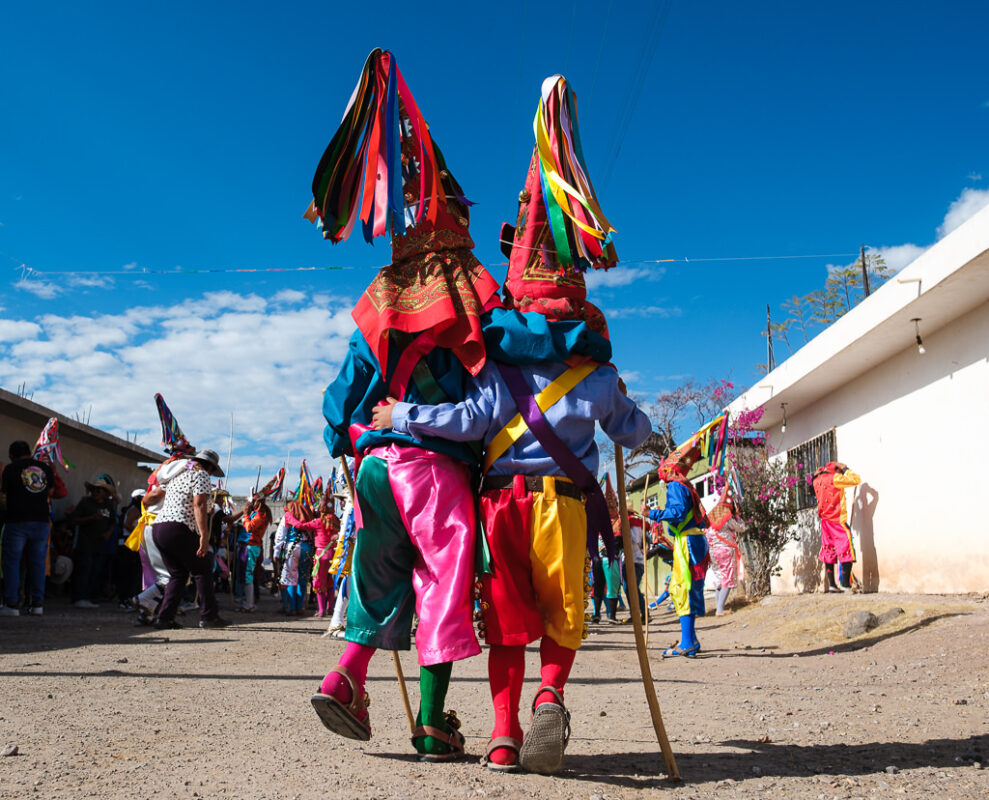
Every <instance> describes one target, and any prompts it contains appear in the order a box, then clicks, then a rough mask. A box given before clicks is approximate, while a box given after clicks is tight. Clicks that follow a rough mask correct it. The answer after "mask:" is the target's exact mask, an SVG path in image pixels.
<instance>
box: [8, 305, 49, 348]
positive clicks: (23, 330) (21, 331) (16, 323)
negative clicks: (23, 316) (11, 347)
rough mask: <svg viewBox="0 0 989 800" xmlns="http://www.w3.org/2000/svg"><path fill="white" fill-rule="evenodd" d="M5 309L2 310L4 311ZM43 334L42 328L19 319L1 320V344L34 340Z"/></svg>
mask: <svg viewBox="0 0 989 800" xmlns="http://www.w3.org/2000/svg"><path fill="white" fill-rule="evenodd" d="M2 310H3V309H0V311H2ZM39 333H41V326H40V325H38V324H37V323H34V322H28V321H27V320H19V319H0V342H19V341H21V340H22V339H33V338H34V337H35V336H37V335H38V334H39Z"/></svg>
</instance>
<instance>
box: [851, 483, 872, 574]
mask: <svg viewBox="0 0 989 800" xmlns="http://www.w3.org/2000/svg"><path fill="white" fill-rule="evenodd" d="M878 504H879V492H877V491H876V490H875V489H874V488H873V487H872V486H870V485H869V484H868V483H863V484H862V485H861V486H859V487H858V489H857V491H856V493H855V500H854V502H853V503H852V509H853V510H852V519H851V522H852V530H853V531H854V532H855V533H857V534H858V535H859V554H858V555H859V559H860V560H861V564H862V567H861V568H862V590H863V591H865V592H878V591H879V558H878V556H877V555H876V532H875V529H874V528H873V518H874V517H875V515H876V506H877V505H878Z"/></svg>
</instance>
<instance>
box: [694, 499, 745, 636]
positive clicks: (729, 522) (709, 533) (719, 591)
mask: <svg viewBox="0 0 989 800" xmlns="http://www.w3.org/2000/svg"><path fill="white" fill-rule="evenodd" d="M705 499H706V498H705ZM707 517H708V520H709V521H710V523H711V525H710V527H709V528H708V529H707V530H706V531H705V532H704V535H705V537H706V538H707V546H708V548H709V550H710V553H711V565H712V567H713V568H714V577H715V580H716V585H715V587H714V599H715V602H716V603H717V609H716V611H715V612H714V615H715V616H716V617H723V616H725V614H730V613H731V611H730V610H725V603H726V602H727V600H728V594H729V593H730V592H731V590H732V589H734V588H735V586H736V585H737V583H738V581H739V580H741V579H742V576H743V575H744V566H743V561H742V551H741V549H740V548H739V546H738V538H737V534H738V533H740V532H741V531H743V530H745V526H744V525H743V524H742V523H741V522H739V520H738V518H737V517H736V516H735V503H734V500H732V497H731V495H730V494H729V493H728V492H727V489H726V491H725V493H724V494H722V495H721V496H720V497H715V499H714V502H713V503H712V504H711V508H710V509H708V510H707Z"/></svg>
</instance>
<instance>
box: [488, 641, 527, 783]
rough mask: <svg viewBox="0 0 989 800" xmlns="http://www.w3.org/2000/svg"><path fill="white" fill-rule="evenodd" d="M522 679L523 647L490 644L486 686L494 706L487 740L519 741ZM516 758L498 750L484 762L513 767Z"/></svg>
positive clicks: (514, 755) (503, 749)
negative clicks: (488, 760) (487, 684)
mask: <svg viewBox="0 0 989 800" xmlns="http://www.w3.org/2000/svg"><path fill="white" fill-rule="evenodd" d="M524 678H525V645H521V644H520V645H504V644H493V645H491V647H490V652H489V654H488V682H489V683H490V684H491V701H492V703H493V704H494V713H495V724H494V730H492V731H491V738H492V739H496V738H498V737H499V736H511V737H512V738H513V739H517V740H518V741H520V742H521V741H522V726H521V725H520V724H519V701H520V700H521V699H522V681H523V679H524ZM517 757H518V754H517V753H515V752H514V751H512V750H509V749H508V748H507V747H499V748H497V749H495V750H493V751H492V752H491V755H489V756H488V758H489V759H490V760H491V761H493V762H494V763H495V764H514V763H515V760H516V758H517Z"/></svg>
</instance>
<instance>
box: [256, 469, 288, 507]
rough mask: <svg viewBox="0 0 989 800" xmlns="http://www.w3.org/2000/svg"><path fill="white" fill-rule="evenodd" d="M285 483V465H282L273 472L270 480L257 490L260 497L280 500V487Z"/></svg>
mask: <svg viewBox="0 0 989 800" xmlns="http://www.w3.org/2000/svg"><path fill="white" fill-rule="evenodd" d="M284 485H285V467H282V468H281V469H280V470H278V472H277V473H276V474H275V477H273V478H272V479H271V480H270V481H268V482H267V483H266V484H265V485H264V486H262V487H261V491H260V492H258V494H260V495H261V496H262V497H270V498H272V499H273V500H280V499H281V496H282V488H283V487H284Z"/></svg>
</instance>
